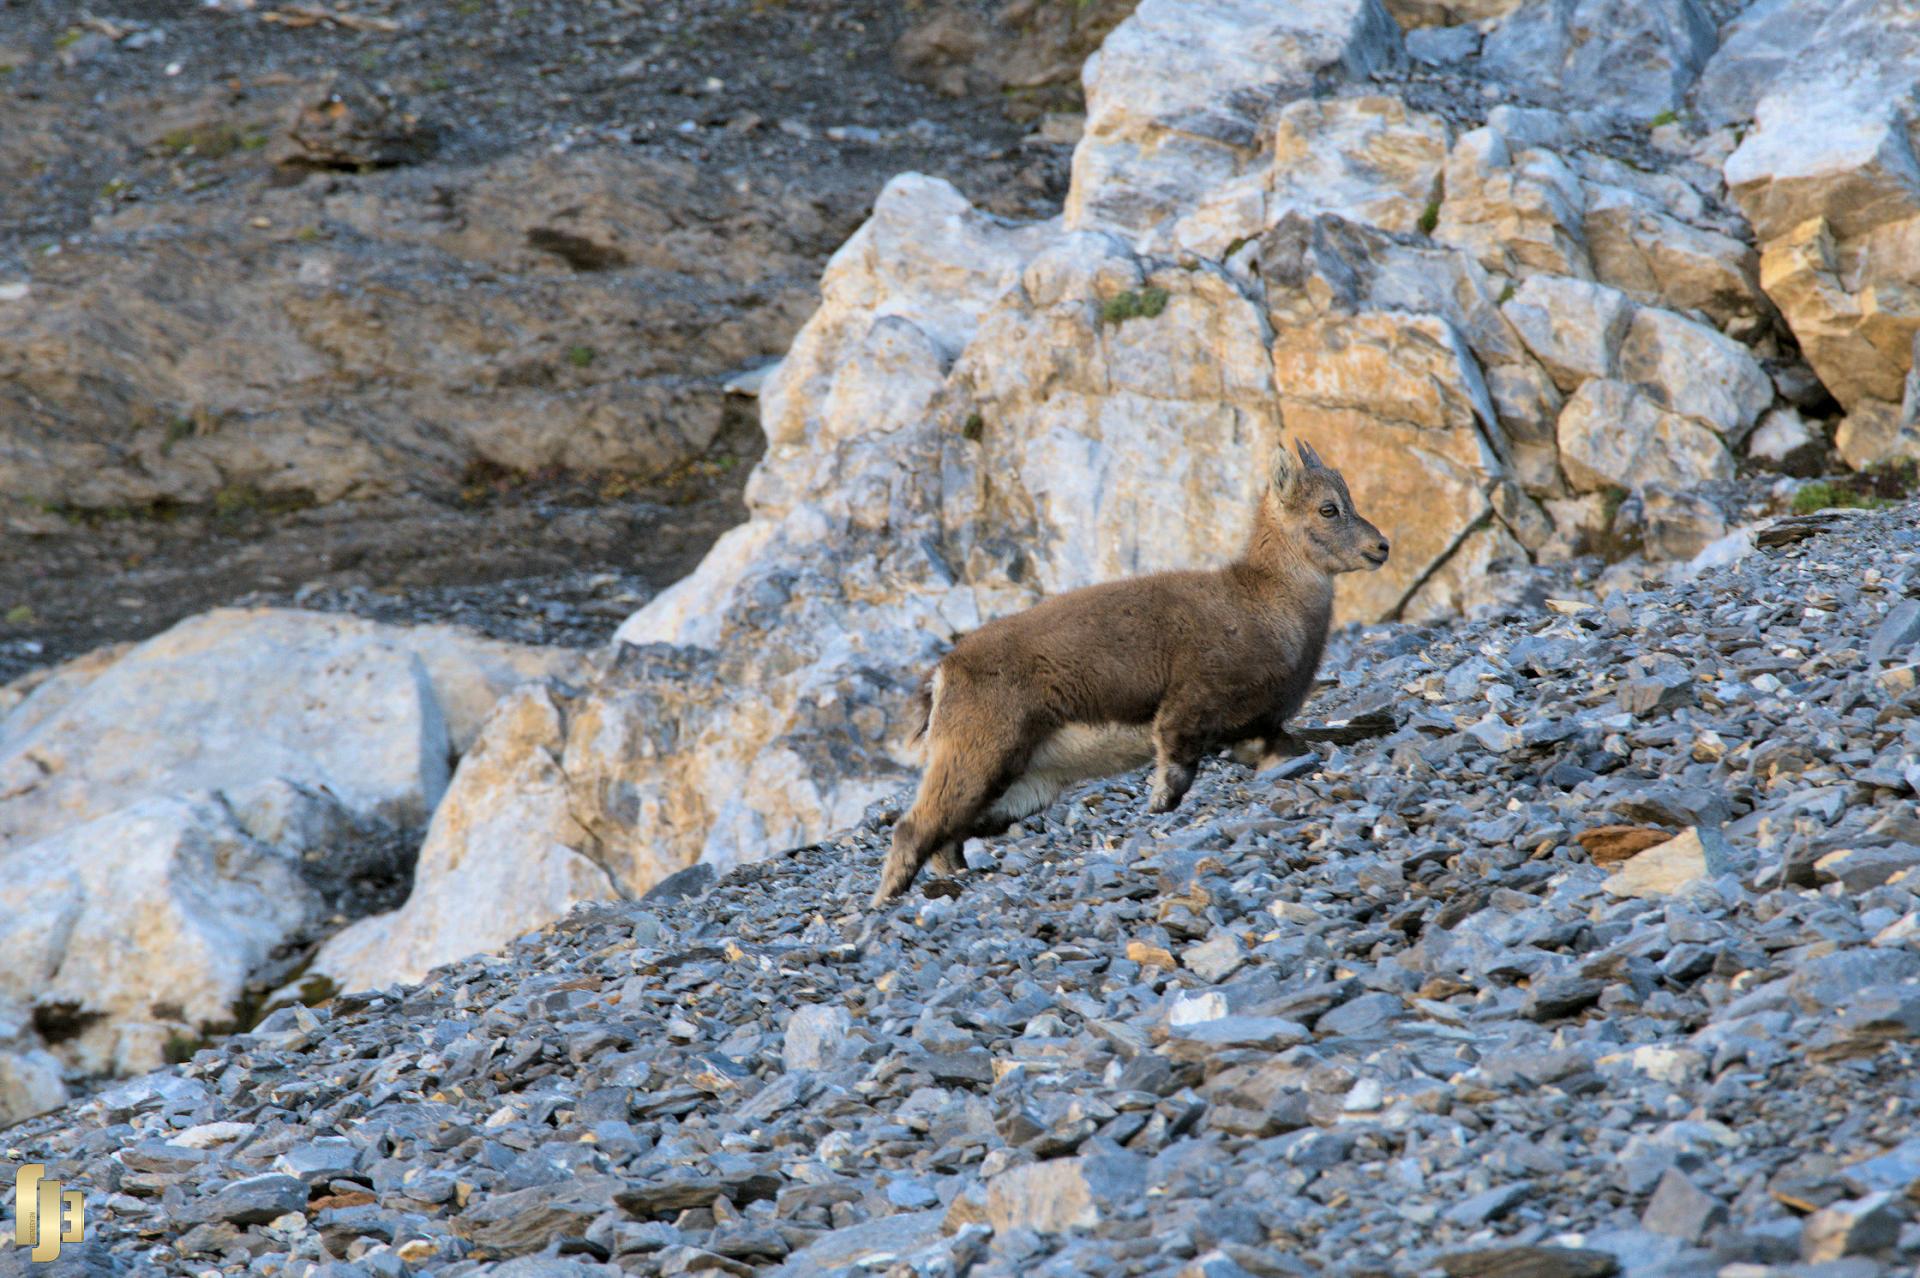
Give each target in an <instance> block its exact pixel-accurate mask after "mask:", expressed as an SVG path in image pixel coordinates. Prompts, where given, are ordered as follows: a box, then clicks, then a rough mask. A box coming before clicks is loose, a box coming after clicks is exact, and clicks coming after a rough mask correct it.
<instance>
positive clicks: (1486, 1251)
mask: <svg viewBox="0 0 1920 1278" xmlns="http://www.w3.org/2000/svg"><path fill="white" fill-rule="evenodd" d="M1437 1263H1438V1264H1439V1266H1440V1268H1442V1269H1444V1270H1446V1272H1447V1274H1448V1275H1449V1278H1612V1276H1613V1275H1614V1274H1617V1273H1619V1272H1620V1262H1619V1261H1617V1260H1615V1259H1614V1258H1613V1256H1612V1255H1610V1254H1609V1253H1607V1252H1604V1251H1593V1250H1590V1249H1588V1248H1585V1247H1547V1246H1539V1245H1534V1246H1524V1245H1519V1246H1506V1247H1478V1248H1475V1249H1473V1250H1471V1251H1454V1252H1448V1253H1447V1254H1445V1255H1443V1256H1441V1257H1440V1258H1439V1260H1438V1261H1437Z"/></svg>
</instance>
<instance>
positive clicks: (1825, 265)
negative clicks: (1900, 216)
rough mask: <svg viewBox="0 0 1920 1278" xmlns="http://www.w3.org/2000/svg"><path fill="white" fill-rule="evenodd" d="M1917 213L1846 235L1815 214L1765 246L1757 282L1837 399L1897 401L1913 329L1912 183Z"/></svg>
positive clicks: (1919, 278)
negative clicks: (1836, 233)
mask: <svg viewBox="0 0 1920 1278" xmlns="http://www.w3.org/2000/svg"><path fill="white" fill-rule="evenodd" d="M1913 208H1914V210H1915V215H1914V216H1913V217H1910V218H1907V219H1904V220H1902V221H1898V222H1890V223H1883V224H1881V225H1879V226H1876V227H1874V228H1873V229H1871V230H1869V231H1867V232H1865V233H1864V234H1862V235H1859V236H1856V237H1855V238H1853V239H1851V240H1843V239H1840V238H1838V237H1836V235H1835V234H1834V230H1833V225H1832V224H1831V223H1829V222H1828V221H1827V220H1826V218H1824V217H1813V218H1809V219H1808V220H1806V221H1804V222H1801V223H1800V224H1798V225H1797V226H1794V227H1793V228H1791V229H1790V230H1787V231H1785V232H1783V233H1781V234H1780V235H1779V236H1777V237H1775V238H1774V239H1772V240H1770V241H1768V242H1767V244H1766V246H1765V247H1764V248H1763V250H1762V251H1761V254H1760V284H1761V287H1763V288H1765V289H1766V290H1767V294H1768V296H1769V297H1771V298H1772V299H1773V301H1774V303H1775V304H1776V305H1777V306H1778V307H1779V308H1780V313H1781V315H1782V316H1784V317H1785V319H1786V321H1787V324H1788V325H1789V327H1791V328H1792V329H1793V334H1794V336H1795V337H1796V338H1797V339H1799V342H1800V349H1801V352H1802V353H1803V354H1804V355H1805V356H1806V359H1807V363H1808V364H1810V365H1811V366H1812V367H1813V370H1814V372H1815V373H1817V374H1819V377H1820V380H1821V382H1822V383H1823V384H1824V385H1825V386H1826V388H1827V389H1828V390H1830V391H1832V392H1833V396H1834V398H1835V399H1838V400H1839V401H1840V402H1841V403H1842V404H1844V405H1846V406H1847V407H1849V408H1852V407H1855V406H1857V405H1858V404H1859V403H1860V402H1861V401H1863V400H1876V401H1879V402H1881V403H1896V404H1897V403H1898V402H1899V401H1900V397H1901V394H1902V391H1903V389H1904V384H1905V379H1906V375H1907V372H1908V370H1909V369H1910V368H1911V367H1912V360H1913V338H1914V335H1915V333H1917V332H1920V186H1916V190H1915V199H1914V204H1913Z"/></svg>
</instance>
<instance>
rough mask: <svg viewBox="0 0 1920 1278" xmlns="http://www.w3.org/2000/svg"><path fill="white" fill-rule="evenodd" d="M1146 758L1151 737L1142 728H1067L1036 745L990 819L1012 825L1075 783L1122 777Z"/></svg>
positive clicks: (1104, 725) (1132, 725) (1084, 725)
mask: <svg viewBox="0 0 1920 1278" xmlns="http://www.w3.org/2000/svg"><path fill="white" fill-rule="evenodd" d="M1152 759H1153V732H1152V729H1151V728H1149V727H1148V725H1146V724H1144V723H1069V724H1067V725H1066V726H1065V727H1063V728H1061V729H1060V730H1059V731H1057V732H1055V733H1054V734H1053V735H1052V736H1050V737H1048V738H1047V739H1046V740H1045V741H1042V742H1041V743H1040V746H1039V748H1038V749H1036V750H1035V751H1034V752H1033V759H1032V761H1031V762H1029V763H1028V764H1027V770H1026V772H1025V773H1024V774H1023V775H1022V776H1021V777H1020V779H1019V780H1017V781H1015V782H1014V783H1013V784H1012V785H1010V786H1008V787H1007V792H1006V793H1005V794H1003V795H1001V796H1000V799H999V801H998V802H996V803H995V804H994V805H993V808H992V814H993V815H994V816H995V817H998V818H1000V819H1002V820H1007V821H1018V820H1020V819H1021V818H1022V817H1028V816H1032V815H1033V814H1034V813H1036V812H1039V811H1041V810H1042V809H1044V808H1045V807H1046V806H1047V805H1048V804H1050V803H1052V802H1053V801H1054V799H1055V798H1056V797H1058V796H1059V794H1060V792H1061V791H1062V790H1064V789H1066V788H1067V787H1068V786H1070V785H1072V784H1073V783H1074V782H1076V781H1087V780H1091V779H1092V778H1094V777H1110V776H1113V775H1114V774H1115V773H1119V772H1128V771H1131V770H1132V769H1134V768H1137V767H1139V766H1140V765H1141V764H1143V763H1148V762H1150V761H1151V760H1152Z"/></svg>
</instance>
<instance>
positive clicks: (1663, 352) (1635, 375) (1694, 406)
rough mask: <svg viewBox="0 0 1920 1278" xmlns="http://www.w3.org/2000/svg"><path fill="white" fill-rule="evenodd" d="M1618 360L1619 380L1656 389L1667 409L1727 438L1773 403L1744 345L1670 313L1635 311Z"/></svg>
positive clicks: (1742, 433)
mask: <svg viewBox="0 0 1920 1278" xmlns="http://www.w3.org/2000/svg"><path fill="white" fill-rule="evenodd" d="M1619 363H1620V376H1621V377H1622V378H1624V379H1625V380H1627V381H1631V382H1638V383H1640V384H1641V385H1643V386H1650V387H1659V388H1661V389H1662V390H1663V391H1664V392H1665V395H1666V401H1667V407H1668V408H1670V409H1672V410H1673V411H1674V412H1676V413H1680V414H1683V415H1684V416H1687V417H1691V418H1693V419H1694V420H1696V421H1698V422H1701V423H1702V424H1704V425H1706V426H1707V427H1709V428H1710V429H1711V430H1712V431H1713V432H1714V434H1716V435H1719V436H1720V437H1721V438H1722V439H1725V440H1727V441H1729V442H1738V441H1739V440H1740V439H1741V438H1743V437H1744V436H1745V435H1746V433H1747V431H1749V430H1751V429H1752V428H1753V424H1754V423H1755V422H1756V421H1758V420H1759V419H1760V414H1761V413H1764V412H1765V411H1766V410H1767V408H1768V407H1769V406H1771V405H1772V403H1773V383H1772V382H1771V381H1770V380H1768V378H1767V374H1766V370H1765V369H1763V368H1761V367H1760V362H1759V361H1758V360H1756V359H1754V357H1753V356H1752V354H1751V353H1749V352H1748V350H1747V348H1746V347H1744V346H1742V345H1741V344H1740V343H1739V342H1736V341H1734V340H1733V339H1732V338H1730V337H1727V336H1726V335H1725V334H1722V333H1719V332H1716V331H1714V330H1713V329H1711V328H1708V327H1707V326H1706V325H1704V324H1696V323H1694V322H1693V321H1692V320H1690V319H1688V318H1686V317H1685V316H1684V315H1675V314H1674V313H1673V312H1672V311H1663V310H1660V309H1658V308H1656V307H1643V308H1641V309H1640V310H1637V311H1635V312H1634V315H1633V319H1632V321H1631V322H1630V323H1629V324H1628V326H1627V333H1626V337H1625V338H1624V340H1623V341H1622V342H1621V344H1620V361H1619Z"/></svg>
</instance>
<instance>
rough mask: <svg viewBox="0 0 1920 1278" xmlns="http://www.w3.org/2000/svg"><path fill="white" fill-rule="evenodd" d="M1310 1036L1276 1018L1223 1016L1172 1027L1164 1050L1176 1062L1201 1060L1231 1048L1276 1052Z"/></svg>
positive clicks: (1297, 1025) (1292, 1023) (1300, 1027)
mask: <svg viewBox="0 0 1920 1278" xmlns="http://www.w3.org/2000/svg"><path fill="white" fill-rule="evenodd" d="M1311 1037H1312V1035H1311V1034H1310V1033H1309V1032H1308V1031H1307V1027H1306V1026H1304V1025H1302V1024H1300V1023H1299V1022H1298V1021H1288V1020H1282V1019H1281V1018H1279V1017H1277V1016H1222V1017H1220V1018H1218V1019H1216V1020H1210V1021H1197V1022H1194V1023H1192V1024H1188V1025H1175V1026H1171V1027H1169V1029H1168V1032H1167V1042H1166V1047H1165V1051H1166V1053H1167V1055H1169V1056H1171V1057H1173V1058H1174V1059H1175V1060H1183V1061H1198V1060H1205V1059H1206V1058H1207V1057H1208V1056H1211V1055H1212V1054H1213V1053H1214V1052H1217V1051H1221V1050H1224V1049H1228V1048H1238V1047H1251V1048H1258V1049H1260V1050H1262V1051H1268V1052H1277V1051H1280V1050H1281V1049H1282V1048H1287V1047H1292V1046H1293V1045H1295V1044H1296V1043H1304V1042H1306V1041H1307V1040H1308V1039H1310V1038H1311Z"/></svg>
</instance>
